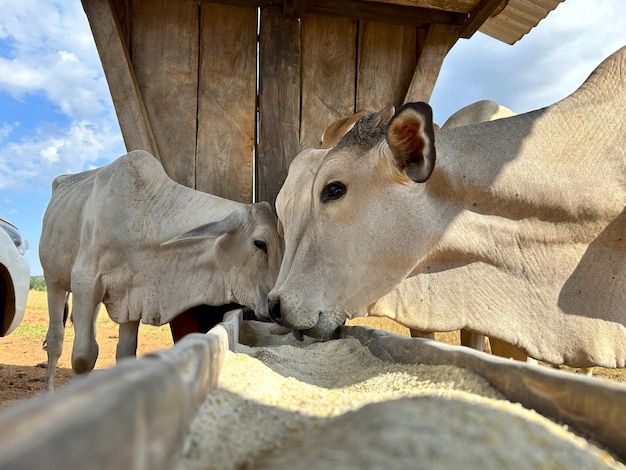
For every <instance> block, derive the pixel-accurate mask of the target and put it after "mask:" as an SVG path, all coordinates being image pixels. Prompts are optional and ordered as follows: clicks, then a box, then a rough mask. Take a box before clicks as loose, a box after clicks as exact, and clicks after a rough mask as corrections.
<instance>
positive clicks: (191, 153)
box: [82, 0, 562, 203]
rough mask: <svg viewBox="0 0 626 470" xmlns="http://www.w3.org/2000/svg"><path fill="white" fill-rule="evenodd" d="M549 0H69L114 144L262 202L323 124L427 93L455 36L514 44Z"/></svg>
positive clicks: (553, 1)
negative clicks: (91, 52)
mask: <svg viewBox="0 0 626 470" xmlns="http://www.w3.org/2000/svg"><path fill="white" fill-rule="evenodd" d="M561 1H562V0H378V1H369V0H357V1H349V0H222V1H205V0H200V1H198V0H82V2H83V7H84V9H85V12H86V14H87V18H88V19H89V22H90V25H91V29H92V32H93V35H94V38H95V41H96V46H97V48H98V52H99V54H100V58H101V60H102V64H103V66H104V71H105V75H106V77H107V81H108V83H109V88H110V90H111V94H112V97H113V103H114V105H115V109H116V112H117V116H118V120H119V123H120V126H121V130H122V134H123V137H124V141H125V144H126V147H127V149H128V150H133V149H144V150H147V151H149V152H151V153H152V154H154V155H155V156H156V157H157V158H158V159H160V161H161V162H162V164H163V166H164V168H165V170H166V172H167V173H168V174H169V175H170V177H172V178H173V179H174V180H176V181H178V182H180V183H182V184H185V185H187V186H190V187H193V188H196V189H199V190H201V191H206V192H210V193H213V194H216V195H219V196H222V197H226V198H229V199H234V200H237V201H240V202H251V201H253V200H255V201H260V200H267V201H270V202H271V203H273V202H274V199H275V197H276V194H277V193H278V190H279V189H280V186H281V185H282V182H283V181H284V178H285V176H286V173H287V169H288V166H289V163H290V162H291V160H292V159H293V158H294V157H295V156H296V155H297V154H298V153H299V151H300V150H302V149H304V148H308V147H315V146H317V145H318V144H319V138H320V136H321V133H322V131H323V130H324V129H325V128H326V126H327V125H328V124H330V123H331V122H332V121H334V120H335V119H337V118H339V117H342V116H346V115H350V114H352V113H353V112H354V111H356V110H359V109H372V110H375V109H380V108H381V107H383V106H386V105H390V104H392V105H396V106H398V105H402V104H403V103H404V102H405V101H418V100H422V101H428V100H429V98H430V95H431V93H432V90H433V88H434V86H435V82H436V80H437V76H438V74H439V70H440V68H441V65H442V62H443V59H444V58H445V56H446V54H447V53H448V51H449V50H450V48H451V47H452V46H453V45H454V44H455V43H456V42H457V40H459V39H460V38H469V37H470V36H471V35H472V34H474V32H475V31H477V30H478V29H479V28H486V30H487V32H488V34H491V35H493V36H494V37H496V38H499V39H501V40H504V41H505V42H509V43H512V42H515V41H516V40H518V39H519V38H521V36H523V35H524V34H526V33H527V32H528V31H529V30H530V29H531V28H532V27H534V26H535V25H536V24H537V23H538V22H539V21H540V20H541V19H542V18H544V17H545V16H546V15H547V13H548V12H549V11H550V10H552V9H554V8H555V7H556V6H557V5H558V3H560V2H561Z"/></svg>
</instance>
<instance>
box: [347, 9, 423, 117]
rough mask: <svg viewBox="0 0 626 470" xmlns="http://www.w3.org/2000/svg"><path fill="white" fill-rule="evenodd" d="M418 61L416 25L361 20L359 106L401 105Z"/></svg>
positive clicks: (370, 108)
mask: <svg viewBox="0 0 626 470" xmlns="http://www.w3.org/2000/svg"><path fill="white" fill-rule="evenodd" d="M416 62H417V31H416V29H415V28H411V27H408V26H394V25H390V24H385V23H375V22H369V21H362V22H360V23H359V58H358V76H357V95H356V108H357V109H368V110H379V109H381V108H383V107H385V106H389V105H394V106H400V105H402V103H403V101H402V100H403V99H404V95H405V94H406V91H407V89H408V87H409V84H410V83H411V78H412V76H413V72H414V71H415V64H416Z"/></svg>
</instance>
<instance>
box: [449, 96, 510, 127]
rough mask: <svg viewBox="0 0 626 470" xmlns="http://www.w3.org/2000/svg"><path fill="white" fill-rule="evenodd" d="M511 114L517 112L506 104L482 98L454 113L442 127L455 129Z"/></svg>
mask: <svg viewBox="0 0 626 470" xmlns="http://www.w3.org/2000/svg"><path fill="white" fill-rule="evenodd" d="M511 116H515V113H514V112H513V111H511V110H510V109H509V108H507V107H506V106H502V105H501V104H498V103H496V102H495V101H492V100H480V101H476V102H475V103H472V104H468V105H467V106H465V107H463V108H461V109H459V110H458V111H457V112H455V113H454V114H452V115H451V116H450V117H449V118H448V119H447V120H446V122H444V123H443V126H441V128H442V129H453V128H455V127H462V126H469V125H471V124H478V123H480V122H487V121H495V120H496V119H502V118H505V117H511Z"/></svg>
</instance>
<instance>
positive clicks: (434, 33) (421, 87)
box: [404, 24, 459, 103]
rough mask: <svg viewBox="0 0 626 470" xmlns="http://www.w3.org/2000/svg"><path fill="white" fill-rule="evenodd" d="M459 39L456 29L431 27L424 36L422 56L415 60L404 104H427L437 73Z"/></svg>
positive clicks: (439, 26)
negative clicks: (421, 102)
mask: <svg viewBox="0 0 626 470" xmlns="http://www.w3.org/2000/svg"><path fill="white" fill-rule="evenodd" d="M458 39H459V30H458V28H455V27H452V26H445V25H436V24H434V25H431V27H430V28H429V29H428V34H427V35H426V41H425V43H424V48H423V50H422V54H421V55H420V56H419V58H418V59H417V67H415V73H414V74H413V80H411V85H410V86H409V91H408V92H407V94H406V96H405V98H404V102H405V103H408V102H412V101H424V102H428V101H429V100H430V96H431V95H432V93H433V89H434V88H435V83H436V82H437V77H439V71H440V70H441V65H442V64H443V60H444V59H445V57H446V55H447V54H448V52H449V51H450V49H451V48H452V46H453V45H454V44H455V43H456V41H457V40H458Z"/></svg>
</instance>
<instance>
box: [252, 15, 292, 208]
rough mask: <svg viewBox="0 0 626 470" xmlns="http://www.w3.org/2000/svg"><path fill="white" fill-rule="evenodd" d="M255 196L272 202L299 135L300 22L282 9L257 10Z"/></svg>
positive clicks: (284, 174)
mask: <svg viewBox="0 0 626 470" xmlns="http://www.w3.org/2000/svg"><path fill="white" fill-rule="evenodd" d="M259 54H260V64H259V130H258V134H259V137H258V139H259V141H258V151H257V164H256V195H257V200H260V201H268V202H269V203H270V204H271V205H272V206H273V205H274V201H275V200H276V195H277V194H278V191H279V190H280V187H281V186H282V184H283V181H284V179H285V177H286V175H287V169H288V168H289V164H290V163H291V160H292V159H293V158H294V157H295V156H296V155H297V154H298V148H299V147H298V143H299V135H300V25H299V23H298V21H297V20H293V19H290V18H287V17H285V16H283V14H282V9H281V8H277V7H267V8H263V9H262V10H261V30H260V37H259Z"/></svg>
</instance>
